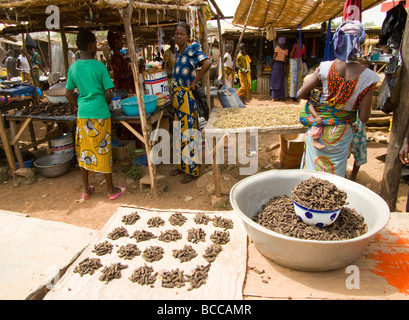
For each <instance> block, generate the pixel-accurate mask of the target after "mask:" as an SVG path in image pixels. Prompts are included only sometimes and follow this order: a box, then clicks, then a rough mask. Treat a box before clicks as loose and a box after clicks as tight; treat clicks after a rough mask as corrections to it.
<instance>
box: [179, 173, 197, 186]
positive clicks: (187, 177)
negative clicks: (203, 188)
mask: <svg viewBox="0 0 409 320" xmlns="http://www.w3.org/2000/svg"><path fill="white" fill-rule="evenodd" d="M196 178H197V177H195V176H191V175H185V176H184V177H183V179H182V180H180V183H182V184H186V183H189V182H192V181H193V180H195V179H196Z"/></svg>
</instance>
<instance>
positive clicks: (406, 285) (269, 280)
mask: <svg viewBox="0 0 409 320" xmlns="http://www.w3.org/2000/svg"><path fill="white" fill-rule="evenodd" d="M408 257H409V216H408V214H407V213H406V212H392V213H391V219H390V221H389V223H388V225H387V226H386V227H385V228H384V229H383V230H382V231H380V232H379V233H378V234H376V235H374V236H372V237H371V238H370V239H369V242H368V246H367V247H366V249H365V250H364V251H363V252H362V253H361V255H360V256H359V257H358V258H357V259H356V260H355V261H354V262H353V263H352V264H351V266H345V267H344V268H340V269H336V270H331V271H322V272H307V271H298V270H293V269H289V268H286V267H283V266H280V265H278V264H276V263H274V262H273V261H271V260H269V259H267V258H266V257H264V256H263V255H262V254H261V253H260V252H259V251H258V250H257V248H256V247H255V245H254V243H252V242H250V243H249V246H248V260H247V266H248V269H247V275H246V281H245V285H244V289H243V298H244V299H336V300H348V299H362V300H367V299H370V300H389V299H392V300H397V299H403V300H407V299H409V263H408V260H409V259H408ZM252 267H253V268H255V269H251V268H252ZM348 267H349V268H348ZM258 272H259V273H258Z"/></svg>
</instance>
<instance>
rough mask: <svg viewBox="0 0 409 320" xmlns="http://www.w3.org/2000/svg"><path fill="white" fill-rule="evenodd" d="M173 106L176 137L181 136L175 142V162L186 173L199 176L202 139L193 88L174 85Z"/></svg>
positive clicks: (174, 133)
mask: <svg viewBox="0 0 409 320" xmlns="http://www.w3.org/2000/svg"><path fill="white" fill-rule="evenodd" d="M172 106H173V108H174V109H175V115H174V119H173V121H176V123H177V124H178V125H177V126H175V125H174V126H173V135H174V137H175V136H176V137H180V140H178V141H177V143H174V145H173V148H174V149H175V150H174V157H176V158H175V159H173V163H175V164H176V165H177V167H178V169H179V170H181V171H183V172H184V173H186V174H190V175H193V176H199V174H200V172H199V167H200V164H201V159H202V158H201V151H202V140H201V136H200V135H199V131H198V111H197V106H196V101H195V99H194V96H193V93H192V90H191V89H190V88H187V87H175V86H173V87H172Z"/></svg>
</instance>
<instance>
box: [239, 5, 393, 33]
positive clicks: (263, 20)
mask: <svg viewBox="0 0 409 320" xmlns="http://www.w3.org/2000/svg"><path fill="white" fill-rule="evenodd" d="M384 1H385V0H362V2H361V3H362V11H365V10H367V9H370V8H372V7H374V6H376V5H378V4H380V3H382V2H384ZM252 2H253V0H241V1H240V4H239V6H238V7H237V10H236V12H235V14H234V19H233V24H236V25H241V26H244V25H245V23H246V19H247V16H248V12H249V9H250V7H251V4H252ZM344 4H345V1H342V0H281V1H274V0H254V4H253V8H252V10H251V13H250V17H249V20H248V23H247V26H251V27H256V28H266V27H267V26H268V25H269V24H272V25H273V27H274V28H276V29H278V28H285V29H294V28H297V26H298V25H301V27H307V26H309V25H311V24H314V23H321V22H324V21H328V20H329V19H333V18H337V17H341V16H342V14H343V10H344Z"/></svg>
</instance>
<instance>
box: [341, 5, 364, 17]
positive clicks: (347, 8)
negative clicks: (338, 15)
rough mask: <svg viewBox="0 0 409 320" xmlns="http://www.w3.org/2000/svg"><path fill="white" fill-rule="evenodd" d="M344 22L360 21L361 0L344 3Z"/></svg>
mask: <svg viewBox="0 0 409 320" xmlns="http://www.w3.org/2000/svg"><path fill="white" fill-rule="evenodd" d="M345 20H358V21H362V6H361V0H346V1H345V5H344V15H343V21H345Z"/></svg>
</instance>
